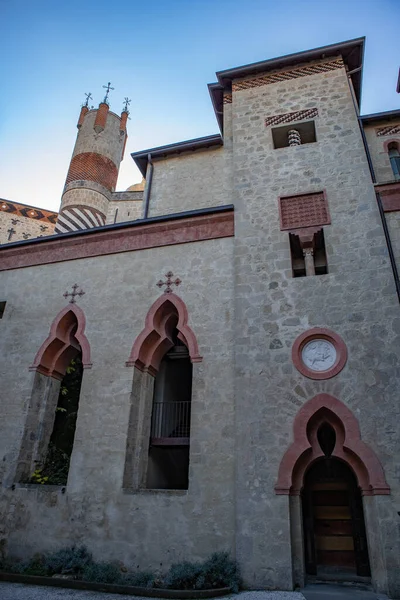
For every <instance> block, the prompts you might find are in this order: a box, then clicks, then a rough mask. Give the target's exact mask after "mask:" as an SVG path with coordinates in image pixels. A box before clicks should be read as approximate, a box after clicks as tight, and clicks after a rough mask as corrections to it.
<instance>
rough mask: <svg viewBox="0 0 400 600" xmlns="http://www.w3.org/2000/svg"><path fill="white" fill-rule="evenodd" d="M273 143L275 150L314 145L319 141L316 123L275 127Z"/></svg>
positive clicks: (309, 122) (308, 122)
mask: <svg viewBox="0 0 400 600" xmlns="http://www.w3.org/2000/svg"><path fill="white" fill-rule="evenodd" d="M272 141H273V144H274V148H275V149H277V148H286V147H288V146H302V145H303V144H312V143H313V142H316V141H317V138H316V134H315V123H314V121H305V122H303V123H294V124H293V123H292V124H291V125H284V126H283V127H273V128H272Z"/></svg>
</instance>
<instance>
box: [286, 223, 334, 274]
mask: <svg viewBox="0 0 400 600" xmlns="http://www.w3.org/2000/svg"><path fill="white" fill-rule="evenodd" d="M289 240H290V254H291V259H292V270H293V277H308V276H311V275H325V274H326V273H328V263H327V259H326V250H325V239H324V230H323V229H319V230H315V229H314V230H311V231H309V232H304V231H303V232H289Z"/></svg>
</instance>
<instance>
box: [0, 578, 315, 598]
mask: <svg viewBox="0 0 400 600" xmlns="http://www.w3.org/2000/svg"><path fill="white" fill-rule="evenodd" d="M58 599H60V600H149V599H148V598H143V597H142V596H125V595H122V594H105V593H104V592H86V591H82V590H68V589H65V588H55V587H46V586H39V585H24V584H22V583H7V582H0V600H58ZM223 600H304V596H303V595H302V594H300V593H298V592H241V593H240V594H232V595H230V596H224V597H223Z"/></svg>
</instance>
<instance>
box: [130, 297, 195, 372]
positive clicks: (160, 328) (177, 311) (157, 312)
mask: <svg viewBox="0 0 400 600" xmlns="http://www.w3.org/2000/svg"><path fill="white" fill-rule="evenodd" d="M176 320H177V322H176ZM187 322H188V311H187V308H186V304H185V303H184V301H183V300H182V299H181V298H180V297H179V296H177V295H176V294H174V293H173V292H171V293H169V294H163V295H162V296H160V297H159V298H158V299H157V300H156V301H155V302H154V304H153V306H152V307H151V308H150V310H149V312H148V313H147V315H146V319H145V327H144V329H143V331H142V332H141V333H140V334H139V335H138V337H137V338H136V340H135V342H134V344H133V347H132V350H131V353H130V356H129V359H128V360H127V362H126V366H127V367H133V366H134V367H136V368H138V369H140V370H141V371H145V372H149V373H151V375H155V374H156V373H157V371H158V368H159V366H160V362H161V360H162V358H163V356H164V354H165V353H166V352H167V351H168V350H169V349H170V348H172V346H173V345H174V343H173V341H172V339H171V334H172V330H173V329H174V328H175V327H176V329H177V330H178V332H179V334H178V338H179V339H180V340H181V342H183V343H184V344H185V345H186V347H187V349H188V350H189V356H190V360H191V361H192V363H196V362H201V361H202V360H203V358H202V357H201V356H200V354H199V348H198V344H197V340H196V336H195V334H194V333H193V331H192V329H191V328H190V327H189V325H188V324H187Z"/></svg>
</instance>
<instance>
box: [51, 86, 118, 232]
mask: <svg viewBox="0 0 400 600" xmlns="http://www.w3.org/2000/svg"><path fill="white" fill-rule="evenodd" d="M111 89H112V88H111ZM107 98H108V91H107V94H106V97H105V98H104V100H103V102H101V103H100V104H99V107H98V108H97V109H92V110H90V109H89V106H88V102H86V104H85V105H84V106H82V109H81V113H80V115H79V120H78V124H77V127H78V136H77V139H76V143H75V148H74V151H73V154H72V158H71V163H70V166H69V170H68V174H67V179H66V182H65V187H64V191H63V195H62V199H61V206H60V212H59V215H58V218H57V223H56V227H55V233H67V232H70V231H79V230H82V229H90V228H92V227H99V226H101V225H105V223H106V218H107V210H108V206H109V201H110V199H111V195H112V193H113V192H114V191H115V186H116V183H117V178H118V171H119V166H120V163H121V160H122V158H123V155H124V149H125V145H126V140H127V137H128V136H127V131H126V123H127V120H128V114H129V111H128V107H127V104H126V105H125V107H124V109H123V111H122V113H121V116H118V115H117V114H115V113H113V112H111V111H110V107H109V105H108V101H107Z"/></svg>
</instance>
